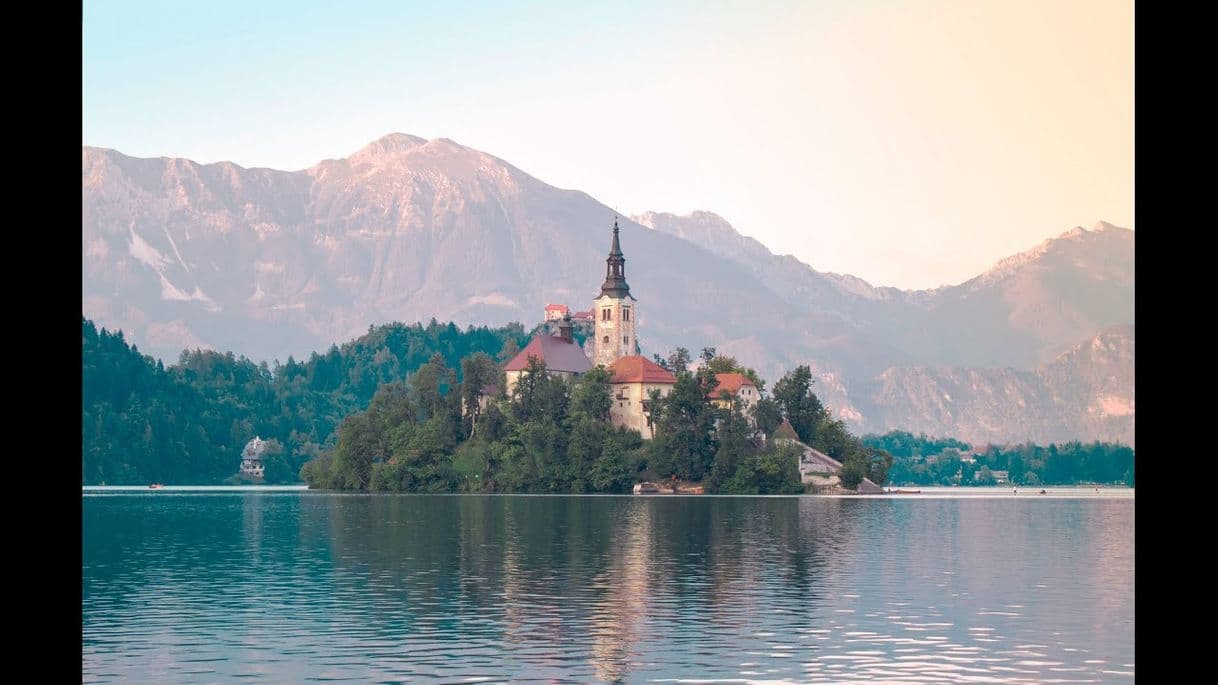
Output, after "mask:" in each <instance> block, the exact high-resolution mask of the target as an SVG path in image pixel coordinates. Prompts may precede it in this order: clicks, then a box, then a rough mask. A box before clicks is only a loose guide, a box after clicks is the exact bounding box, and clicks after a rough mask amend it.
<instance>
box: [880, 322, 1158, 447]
mask: <svg viewBox="0 0 1218 685" xmlns="http://www.w3.org/2000/svg"><path fill="white" fill-rule="evenodd" d="M1133 348H1134V332H1133V326H1131V325H1125V326H1115V327H1113V328H1110V329H1108V330H1105V331H1104V332H1102V333H1101V334H1100V335H1098V336H1096V337H1094V338H1092V339H1090V340H1088V341H1086V342H1084V343H1082V344H1080V345H1078V346H1076V347H1075V348H1074V349H1072V350H1070V351H1069V352H1066V353H1065V354H1063V355H1061V356H1059V357H1058V358H1057V359H1055V360H1053V361H1051V362H1049V363H1047V364H1044V365H1042V366H1041V367H1039V368H1037V369H1036V370H1033V371H1021V370H1016V369H1012V368H1009V367H1008V368H1004V369H994V368H986V369H978V368H971V369H970V368H961V367H907V368H892V369H888V370H887V371H885V372H884V373H883V374H881V375H880V376H879V378H878V379H876V380H874V381H872V382H870V383H866V384H864V385H866V386H867V387H868V388H869V389H868V391H867V392H866V393H865V394H866V395H867V397H866V398H865V399H863V400H862V401H861V403H862V404H863V412H864V415H865V416H866V428H867V429H868V430H870V431H874V432H884V431H887V430H890V429H893V428H904V429H909V428H910V427H911V426H916V427H917V430H921V431H925V432H926V433H927V434H930V435H948V434H950V435H953V436H956V437H958V438H960V439H962V440H965V441H967V442H972V443H974V444H981V445H984V444H986V443H989V442H995V443H1002V442H1007V441H1009V440H1011V439H1012V437H1013V436H1016V435H1018V436H1023V437H1022V439H1024V440H1032V441H1036V442H1040V443H1042V444H1044V443H1047V442H1054V441H1056V442H1062V441H1067V440H1072V439H1079V440H1084V441H1087V440H1117V441H1120V442H1123V443H1126V444H1129V445H1132V444H1134V425H1133V423H1134V422H1133V418H1134V397H1133V387H1134V382H1133Z"/></svg>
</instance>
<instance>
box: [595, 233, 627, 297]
mask: <svg viewBox="0 0 1218 685" xmlns="http://www.w3.org/2000/svg"><path fill="white" fill-rule="evenodd" d="M601 295H602V296H605V295H608V296H609V297H615V298H619V299H620V298H623V297H629V296H630V286H629V285H628V284H627V283H626V257H625V255H623V254H622V244H621V241H620V240H619V239H618V226H617V217H616V216H615V217H613V245H611V246H610V248H609V258H608V259H606V260H605V283H604V285H602V286H601Z"/></svg>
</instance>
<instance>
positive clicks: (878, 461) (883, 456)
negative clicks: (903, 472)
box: [863, 447, 892, 486]
mask: <svg viewBox="0 0 1218 685" xmlns="http://www.w3.org/2000/svg"><path fill="white" fill-rule="evenodd" d="M863 451H864V454H865V455H866V464H867V478H869V479H871V482H873V483H875V484H876V485H879V486H883V485H885V484H886V483H888V472H889V470H891V469H892V455H891V454H889V453H887V452H885V451H884V450H881V449H876V448H874V447H865V448H863Z"/></svg>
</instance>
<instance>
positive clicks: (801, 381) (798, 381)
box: [773, 364, 840, 461]
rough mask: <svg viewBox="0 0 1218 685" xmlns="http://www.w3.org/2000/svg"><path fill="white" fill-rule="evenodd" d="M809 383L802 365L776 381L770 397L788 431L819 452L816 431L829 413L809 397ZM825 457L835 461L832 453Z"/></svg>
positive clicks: (810, 377)
mask: <svg viewBox="0 0 1218 685" xmlns="http://www.w3.org/2000/svg"><path fill="white" fill-rule="evenodd" d="M812 383H813V380H812V369H810V368H809V367H807V366H805V365H802V364H801V365H799V366H797V367H795V370H794V371H791V372H789V373H787V374H786V375H784V376H783V377H782V378H779V379H778V382H777V383H775V384H774V391H773V395H774V401H775V402H777V403H778V408H779V409H780V410H781V411H782V414H783V416H785V417H786V418H787V420H788V421H790V422H791V427H792V428H794V429H795V433H796V434H798V435H799V439H800V441H802V442H804V443H805V444H808V445H811V446H812V447H817V449H821V448H820V447H818V446H817V441H816V437H817V428H818V427H819V426H820V424H821V423H822V422H823V421H824V420H825V419H826V418H827V417H828V412H826V411H825V408H824V406H823V405H822V404H821V403H820V399H818V398H817V397H816V395H815V394H813V393H812ZM822 451H825V450H823V449H822ZM826 454H829V456H832V457H834V458H835V459H837V456H836V455H833V454H832V453H829V452H826ZM839 461H840V459H839Z"/></svg>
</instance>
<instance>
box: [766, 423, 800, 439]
mask: <svg viewBox="0 0 1218 685" xmlns="http://www.w3.org/2000/svg"><path fill="white" fill-rule="evenodd" d="M772 437H774V438H776V439H778V438H786V439H787V440H799V433H796V432H795V426H792V425H791V422H790V421H788V420H786V419H783V420H782V423H780V424H778V428H775V429H774V435H773V436H772Z"/></svg>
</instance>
